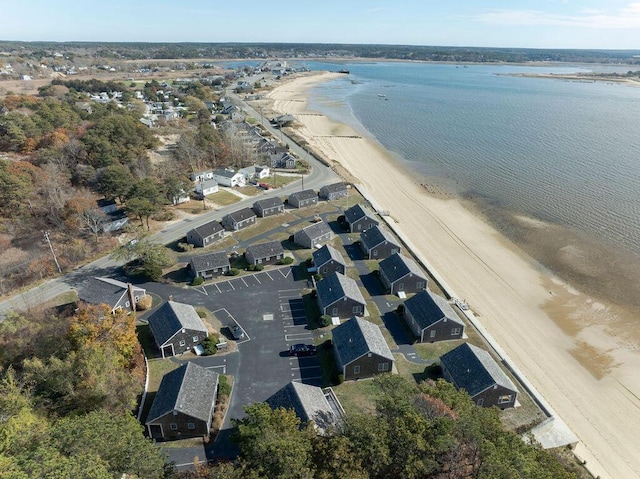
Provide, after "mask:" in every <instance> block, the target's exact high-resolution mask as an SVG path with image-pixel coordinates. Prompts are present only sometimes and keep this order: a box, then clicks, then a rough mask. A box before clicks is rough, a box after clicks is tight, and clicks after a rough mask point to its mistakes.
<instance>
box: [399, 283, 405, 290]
mask: <svg viewBox="0 0 640 479" xmlns="http://www.w3.org/2000/svg"><path fill="white" fill-rule="evenodd" d="M398 291H404V283H398Z"/></svg>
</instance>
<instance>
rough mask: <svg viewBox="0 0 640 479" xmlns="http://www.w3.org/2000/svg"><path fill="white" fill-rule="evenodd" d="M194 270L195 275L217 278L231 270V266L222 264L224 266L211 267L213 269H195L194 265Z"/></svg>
mask: <svg viewBox="0 0 640 479" xmlns="http://www.w3.org/2000/svg"><path fill="white" fill-rule="evenodd" d="M192 271H193V273H194V276H200V277H202V278H205V279H206V278H215V277H217V276H221V275H223V274H225V273H226V272H227V271H229V266H222V267H218V268H211V269H206V270H200V271H196V270H195V269H193V266H192Z"/></svg>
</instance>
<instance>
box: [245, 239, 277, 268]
mask: <svg viewBox="0 0 640 479" xmlns="http://www.w3.org/2000/svg"><path fill="white" fill-rule="evenodd" d="M244 257H245V259H246V260H247V263H249V264H274V263H277V262H278V261H280V260H281V259H282V258H284V248H283V247H282V243H280V241H269V242H268V243H259V244H254V245H252V246H248V247H247V249H246V251H245V253H244Z"/></svg>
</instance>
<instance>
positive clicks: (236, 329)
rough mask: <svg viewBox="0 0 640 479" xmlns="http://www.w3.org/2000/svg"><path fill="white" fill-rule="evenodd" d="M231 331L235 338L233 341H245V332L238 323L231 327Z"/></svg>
mask: <svg viewBox="0 0 640 479" xmlns="http://www.w3.org/2000/svg"><path fill="white" fill-rule="evenodd" d="M229 331H231V336H233V339H236V340H240V339H244V331H243V330H242V328H241V327H240V326H238V325H237V324H236V323H233V324H230V325H229Z"/></svg>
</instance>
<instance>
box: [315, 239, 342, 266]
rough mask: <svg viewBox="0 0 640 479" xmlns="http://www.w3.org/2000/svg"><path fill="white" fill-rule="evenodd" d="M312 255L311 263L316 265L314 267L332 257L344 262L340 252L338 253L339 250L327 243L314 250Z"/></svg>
mask: <svg viewBox="0 0 640 479" xmlns="http://www.w3.org/2000/svg"><path fill="white" fill-rule="evenodd" d="M312 256H313V264H314V265H316V267H317V266H321V265H323V264H325V263H326V262H327V261H329V260H332V259H333V260H335V261H337V262H338V263H342V264H345V262H344V258H343V257H342V254H340V251H338V250H337V249H335V248H334V247H333V246H331V245H328V244H326V245H324V246H323V247H322V248H320V249H317V250H315V251H314V252H313V254H312Z"/></svg>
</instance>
